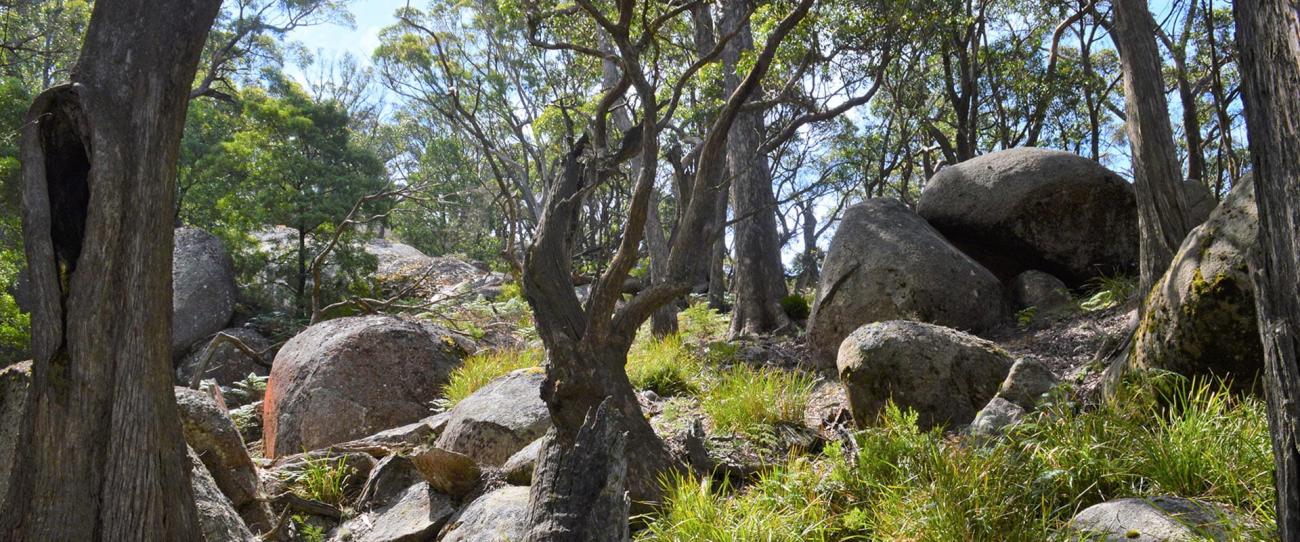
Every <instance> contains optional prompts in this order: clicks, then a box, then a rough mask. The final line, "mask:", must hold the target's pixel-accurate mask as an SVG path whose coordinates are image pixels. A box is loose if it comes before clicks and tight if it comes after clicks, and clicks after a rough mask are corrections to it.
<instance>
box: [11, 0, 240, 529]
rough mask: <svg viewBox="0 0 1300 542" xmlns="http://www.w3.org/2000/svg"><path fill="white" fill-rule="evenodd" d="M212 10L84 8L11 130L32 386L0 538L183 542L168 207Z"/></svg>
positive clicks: (111, 4)
mask: <svg viewBox="0 0 1300 542" xmlns="http://www.w3.org/2000/svg"><path fill="white" fill-rule="evenodd" d="M219 8H220V2H219V1H217V0H99V1H97V2H95V6H94V11H93V14H92V16H91V19H90V26H89V28H88V30H87V32H86V37H85V41H84V44H83V45H82V49H81V51H82V52H81V55H80V57H79V59H78V60H77V64H76V69H74V70H72V72H71V73H72V77H71V83H70V84H65V85H59V86H55V87H52V88H50V89H48V90H46V91H44V92H42V93H41V94H40V95H39V96H38V97H37V98H36V99H35V101H34V102H33V104H32V107H31V109H30V111H29V113H28V115H27V123H26V124H25V125H24V128H23V134H22V138H23V139H22V143H21V145H22V151H21V152H22V156H23V163H22V173H21V177H22V182H23V189H24V201H25V202H26V205H25V206H24V209H23V229H24V237H25V242H26V248H27V258H28V266H29V268H30V270H31V275H32V293H33V297H34V299H35V310H34V312H33V327H32V332H33V341H32V349H33V354H34V357H35V361H34V364H33V368H32V385H31V387H30V390H29V392H28V393H29V396H28V399H27V401H26V406H25V412H24V413H23V416H22V420H23V422H22V426H21V428H20V431H19V433H20V436H19V438H20V440H21V441H22V442H24V443H26V444H25V445H24V446H22V447H20V448H19V450H18V453H17V457H16V458H15V464H14V466H13V470H12V473H13V474H12V476H11V478H10V481H9V488H8V495H7V497H6V498H5V499H4V506H5V510H3V513H0V533H2V534H0V538H4V539H5V540H13V541H24V540H145V539H149V540H177V541H181V540H194V539H195V538H197V537H198V536H199V535H198V533H199V527H198V515H197V512H196V509H195V506H194V496H193V494H192V491H191V489H190V484H189V476H188V461H187V459H186V453H185V443H184V439H183V436H182V433H181V423H180V418H179V415H178V414H177V411H176V405H175V399H174V396H173V392H172V378H173V377H172V365H171V344H170V343H171V340H170V337H171V307H172V300H171V258H172V222H171V216H172V198H173V197H174V188H175V185H174V183H173V176H174V174H175V172H176V157H177V152H178V145H179V142H180V137H181V130H182V127H183V126H184V121H185V109H186V105H187V102H188V97H189V92H190V89H191V83H192V81H193V80H194V75H195V71H196V68H197V64H198V61H199V54H200V52H201V49H202V47H203V42H204V39H205V38H206V36H207V34H208V30H209V28H210V27H211V24H212V21H213V19H214V18H215V17H216V14H217V10H218V9H219Z"/></svg>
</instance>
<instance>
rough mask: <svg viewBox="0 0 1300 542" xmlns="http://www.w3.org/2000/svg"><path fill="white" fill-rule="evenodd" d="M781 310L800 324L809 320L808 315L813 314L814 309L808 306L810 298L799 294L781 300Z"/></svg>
mask: <svg viewBox="0 0 1300 542" xmlns="http://www.w3.org/2000/svg"><path fill="white" fill-rule="evenodd" d="M781 309H782V310H784V311H785V315H786V316H789V317H790V319H791V320H795V321H799V322H802V321H804V320H807V319H808V315H809V314H811V313H812V309H810V308H809V305H808V298H806V297H804V296H802V295H799V294H790V295H788V296H785V297H783V298H781Z"/></svg>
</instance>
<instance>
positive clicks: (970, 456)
mask: <svg viewBox="0 0 1300 542" xmlns="http://www.w3.org/2000/svg"><path fill="white" fill-rule="evenodd" d="M852 442H853V446H846V445H845V444H844V443H841V442H835V443H831V444H829V445H828V446H827V447H826V449H825V450H824V452H823V454H822V455H821V456H807V455H795V456H792V457H791V458H790V459H789V460H788V462H787V463H786V464H785V465H783V466H781V467H779V468H776V469H774V470H772V471H771V472H769V473H767V474H765V475H764V476H762V477H761V478H760V479H759V480H758V481H757V482H755V483H753V484H751V485H749V486H746V487H744V488H743V489H736V488H732V487H728V486H726V485H723V484H720V483H718V482H715V481H713V480H708V479H697V478H692V477H679V478H673V479H671V480H667V481H666V482H665V483H666V489H667V494H666V505H665V506H664V507H663V509H662V510H661V511H660V513H659V515H657V516H654V517H651V518H647V519H649V520H650V521H649V524H648V527H647V528H646V529H645V530H644V531H642V532H641V533H640V534H639V535H638V539H639V540H642V541H705V540H708V541H728V540H762V541H778V540H790V541H794V540H810V541H823V540H824V541H830V540H905V541H950V540H970V541H986V540H987V541H1003V540H1006V541H1021V540H1023V541H1039V540H1064V539H1068V533H1066V530H1065V526H1066V523H1067V522H1068V520H1069V519H1070V518H1071V517H1073V515H1074V514H1075V513H1077V512H1078V511H1079V510H1081V509H1083V508H1085V507H1087V506H1091V505H1093V504H1096V503H1099V502H1102V501H1105V500H1109V499H1114V498H1120V497H1127V496H1150V495H1178V496H1182V497H1189V498H1197V499H1203V500H1206V501H1210V502H1214V503H1219V504H1223V505H1227V506H1230V507H1232V508H1233V509H1235V510H1236V511H1237V512H1238V513H1240V514H1244V515H1246V516H1248V517H1249V518H1251V519H1252V520H1254V521H1256V522H1258V524H1259V525H1262V526H1269V527H1271V526H1272V525H1273V524H1274V516H1273V504H1272V503H1273V495H1274V493H1273V487H1272V480H1271V476H1272V465H1273V464H1272V455H1271V453H1270V448H1269V439H1268V425H1267V421H1266V419H1265V414H1264V405H1263V404H1262V402H1261V401H1260V400H1259V399H1256V398H1249V397H1241V396H1233V395H1231V394H1230V393H1229V392H1228V391H1227V388H1226V387H1225V386H1223V385H1220V384H1208V383H1188V382H1186V381H1171V380H1170V379H1169V378H1165V377H1158V378H1153V379H1147V380H1143V381H1140V382H1131V383H1129V384H1128V385H1127V386H1126V387H1125V389H1124V390H1123V391H1122V392H1121V394H1120V396H1119V397H1117V398H1116V399H1115V400H1113V401H1111V402H1109V403H1108V404H1106V405H1104V406H1102V407H1099V408H1096V409H1093V410H1087V411H1083V410H1080V409H1079V408H1078V406H1077V405H1075V404H1072V403H1070V402H1069V401H1065V400H1060V399H1058V400H1055V401H1053V402H1050V403H1048V404H1047V405H1045V406H1043V407H1042V408H1040V410H1039V411H1038V412H1037V413H1036V414H1034V415H1033V416H1031V418H1030V419H1029V421H1028V422H1026V423H1023V424H1020V425H1018V426H1016V427H1014V428H1013V429H1012V430H1011V431H1010V432H1009V433H1008V435H1007V437H1006V438H1004V439H999V440H996V441H992V442H988V443H983V444H981V443H976V442H974V441H970V440H968V439H963V438H955V437H950V436H945V435H943V434H942V433H940V432H939V431H938V430H935V431H929V432H922V431H920V430H919V429H917V425H916V416H915V414H913V413H910V412H902V411H900V410H899V409H898V408H896V407H894V406H892V405H890V406H889V407H888V408H886V409H885V411H884V413H882V415H881V418H880V419H879V420H878V422H877V423H876V424H874V425H873V426H872V427H869V428H867V429H865V430H862V431H860V432H858V433H857V434H856V435H854V437H853V440H852ZM852 448H856V450H852ZM1261 534H1264V533H1240V534H1239V536H1240V537H1241V538H1240V539H1242V540H1256V539H1259V537H1260V536H1261Z"/></svg>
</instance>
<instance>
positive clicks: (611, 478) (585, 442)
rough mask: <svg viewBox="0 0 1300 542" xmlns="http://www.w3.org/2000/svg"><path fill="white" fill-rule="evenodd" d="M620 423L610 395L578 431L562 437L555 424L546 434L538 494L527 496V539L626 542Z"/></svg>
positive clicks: (623, 445) (624, 469)
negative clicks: (575, 433)
mask: <svg viewBox="0 0 1300 542" xmlns="http://www.w3.org/2000/svg"><path fill="white" fill-rule="evenodd" d="M621 427H623V421H622V420H621V419H620V416H619V410H618V409H617V408H614V407H612V406H610V400H609V399H606V400H605V401H604V402H602V403H601V404H600V406H599V407H597V408H596V410H595V411H594V413H592V414H591V415H589V416H588V417H587V420H586V421H585V422H584V423H583V424H582V427H581V428H580V429H579V430H578V434H577V435H575V436H572V437H567V436H563V435H561V434H560V433H559V432H558V431H556V430H555V429H551V430H550V431H548V432H547V433H546V437H545V438H546V440H544V441H542V449H541V450H540V451H539V452H538V454H537V455H538V460H537V470H536V472H534V473H533V480H535V481H536V482H535V483H534V484H533V486H532V489H531V491H532V492H533V493H535V494H534V495H530V496H529V499H528V502H529V509H528V525H529V526H530V529H529V531H528V535H527V536H526V537H525V538H524V540H527V541H530V542H531V541H545V540H556V539H562V540H585V541H589V542H622V541H625V540H628V539H629V538H630V533H629V532H628V523H627V514H628V500H627V492H626V490H625V487H626V485H627V457H626V448H627V445H626V440H627V439H626V436H625V435H624V434H623V433H622V432H621V430H620V428H621ZM570 450H571V451H572V453H565V452H566V451H570ZM575 510H576V511H581V513H579V514H575V513H573V511H575ZM611 526H614V528H611Z"/></svg>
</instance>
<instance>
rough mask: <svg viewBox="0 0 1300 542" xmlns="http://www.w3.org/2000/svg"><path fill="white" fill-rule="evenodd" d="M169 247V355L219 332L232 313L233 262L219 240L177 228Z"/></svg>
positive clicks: (235, 290) (177, 354)
mask: <svg viewBox="0 0 1300 542" xmlns="http://www.w3.org/2000/svg"><path fill="white" fill-rule="evenodd" d="M175 234H176V244H175V246H174V247H173V249H172V357H173V358H179V357H180V356H183V355H185V353H186V352H188V351H189V348H190V347H191V346H193V345H194V343H197V342H199V341H201V340H203V339H205V338H207V337H209V336H211V335H212V334H214V333H216V332H218V331H221V329H222V328H224V327H226V324H227V323H229V322H230V316H231V315H232V314H234V312H235V298H236V297H237V296H238V295H239V290H238V288H236V287H235V264H234V263H233V262H232V261H231V259H230V254H227V253H226V247H225V245H224V244H222V242H221V240H220V239H217V238H216V237H215V236H213V235H212V234H210V233H208V232H205V231H203V230H200V229H196V228H177V229H176V230H175Z"/></svg>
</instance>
